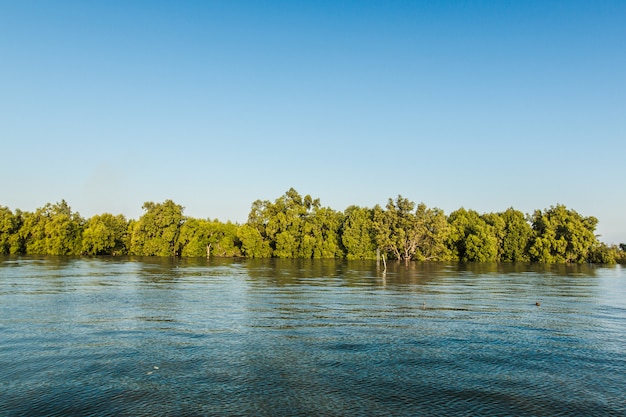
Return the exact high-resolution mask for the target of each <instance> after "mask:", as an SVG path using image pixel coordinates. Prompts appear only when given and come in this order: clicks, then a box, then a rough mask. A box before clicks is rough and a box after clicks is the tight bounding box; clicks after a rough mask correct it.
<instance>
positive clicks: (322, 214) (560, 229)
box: [0, 188, 626, 263]
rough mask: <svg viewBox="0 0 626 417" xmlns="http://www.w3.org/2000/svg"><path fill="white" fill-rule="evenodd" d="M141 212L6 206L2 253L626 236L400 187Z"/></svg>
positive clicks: (276, 251) (502, 242)
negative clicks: (358, 201) (236, 218)
mask: <svg viewBox="0 0 626 417" xmlns="http://www.w3.org/2000/svg"><path fill="white" fill-rule="evenodd" d="M143 209H144V211H145V213H144V214H143V215H142V216H141V217H140V218H139V219H138V220H133V219H131V220H127V219H126V218H125V217H124V216H123V215H117V216H115V215H112V214H108V213H105V214H100V215H95V216H93V217H91V218H90V219H84V218H82V217H81V216H80V215H79V214H78V213H76V212H73V211H72V209H71V208H70V206H69V205H68V204H67V203H66V202H65V201H61V202H60V203H56V204H50V203H48V204H46V205H45V206H44V207H42V208H39V209H37V210H36V211H35V212H34V213H30V212H22V211H20V210H19V209H18V210H15V212H13V211H11V210H10V209H9V208H7V207H2V206H0V254H41V255H139V256H183V257H199V256H208V255H209V254H210V255H211V256H221V257H235V256H243V257H249V258H269V257H275V258H346V259H376V258H377V254H381V255H382V256H385V257H386V258H388V259H397V260H405V261H409V260H417V261H449V260H459V261H473V262H512V261H523V262H543V263H570V262H573V263H582V262H593V263H614V262H616V261H617V262H624V261H625V260H626V245H624V244H621V245H620V246H619V247H617V246H611V247H609V246H607V245H605V244H604V243H602V242H600V241H599V240H598V238H597V236H596V235H595V234H594V231H595V228H596V225H597V222H598V221H597V219H596V218H594V217H583V216H581V215H580V214H578V213H577V212H576V211H574V210H570V209H567V208H566V207H565V206H563V205H557V206H555V207H550V208H549V209H546V210H543V211H542V210H536V211H535V212H534V213H532V214H530V215H526V214H524V213H522V212H520V211H517V210H514V209H513V208H509V209H508V210H506V211H504V212H501V213H486V214H479V213H477V212H476V211H474V210H466V209H464V208H460V209H458V210H456V211H454V212H452V213H450V214H449V215H447V216H446V214H445V213H444V212H443V211H442V210H440V209H438V208H429V207H427V206H426V205H424V204H417V205H416V204H415V203H414V202H412V201H409V200H408V199H406V198H403V197H402V196H398V197H397V198H396V199H389V201H388V203H387V205H386V206H385V207H381V206H379V205H376V206H375V207H374V208H366V207H358V206H350V207H348V208H347V209H346V210H345V211H344V212H343V213H342V212H338V211H335V210H333V209H331V208H328V207H322V206H321V204H320V201H319V199H313V198H311V196H309V195H307V196H305V197H302V196H301V195H300V194H298V192H297V191H296V190H294V189H293V188H292V189H290V190H289V191H287V192H286V193H285V194H284V195H283V196H281V197H279V198H278V199H276V200H275V201H274V202H270V201H261V200H257V201H255V202H254V203H252V208H251V210H250V214H249V216H248V221H247V222H246V223H245V224H242V225H239V224H235V223H231V222H227V223H222V222H220V221H218V220H208V219H207V220H205V219H196V218H191V217H187V216H185V215H184V214H183V207H182V206H180V205H178V204H175V203H174V202H173V201H171V200H166V201H165V202H163V203H153V202H147V203H145V204H144V205H143Z"/></svg>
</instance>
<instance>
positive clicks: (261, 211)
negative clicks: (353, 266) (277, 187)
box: [242, 188, 332, 258]
mask: <svg viewBox="0 0 626 417" xmlns="http://www.w3.org/2000/svg"><path fill="white" fill-rule="evenodd" d="M319 208H320V202H319V199H315V200H314V199H313V198H311V196H309V195H307V196H305V197H304V198H303V197H302V196H301V195H300V194H298V192H297V191H296V190H295V189H293V188H290V189H289V190H288V191H287V192H286V193H285V194H284V195H283V196H281V197H279V198H278V199H276V200H275V201H274V203H271V202H269V201H260V200H257V201H255V202H254V203H253V204H252V209H251V211H250V215H249V216H248V223H247V224H248V226H250V227H253V228H255V229H256V230H257V231H258V233H259V234H260V235H261V236H262V238H263V241H266V242H268V243H269V246H270V248H271V249H272V256H274V257H277V258H312V257H313V256H314V255H315V250H316V242H317V237H316V234H315V233H316V232H315V230H316V226H315V224H314V221H313V217H314V211H315V210H317V209H319ZM317 229H319V228H317ZM322 229H323V227H322ZM322 229H319V230H320V232H321V230H322ZM242 244H243V243H242ZM331 246H332V244H331ZM321 254H322V251H321V250H320V252H319V255H320V256H321Z"/></svg>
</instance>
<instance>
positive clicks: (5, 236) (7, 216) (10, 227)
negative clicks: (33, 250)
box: [0, 206, 23, 255]
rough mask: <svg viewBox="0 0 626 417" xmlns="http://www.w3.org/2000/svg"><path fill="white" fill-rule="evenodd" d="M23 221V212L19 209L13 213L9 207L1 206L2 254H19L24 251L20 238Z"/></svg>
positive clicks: (0, 231)
mask: <svg viewBox="0 0 626 417" xmlns="http://www.w3.org/2000/svg"><path fill="white" fill-rule="evenodd" d="M22 223H23V220H22V213H21V212H20V211H19V210H16V212H15V214H13V212H12V211H11V210H10V209H9V208H8V207H4V206H0V254H5V255H6V254H18V253H21V252H22V251H23V245H22V242H21V240H20V239H19V230H20V228H21V226H22Z"/></svg>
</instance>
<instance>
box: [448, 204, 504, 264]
mask: <svg viewBox="0 0 626 417" xmlns="http://www.w3.org/2000/svg"><path fill="white" fill-rule="evenodd" d="M448 223H449V224H450V234H449V235H448V245H449V247H450V249H451V250H452V253H453V257H454V258H455V259H458V260H461V261H471V262H493V261H496V260H498V238H497V235H496V227H495V226H493V225H490V224H489V223H487V221H485V219H484V218H483V217H481V216H480V215H479V214H478V213H477V212H476V211H474V210H466V209H464V208H460V209H458V210H456V211H454V212H452V213H450V216H449V217H448Z"/></svg>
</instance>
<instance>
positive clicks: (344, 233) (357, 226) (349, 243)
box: [340, 206, 376, 260]
mask: <svg viewBox="0 0 626 417" xmlns="http://www.w3.org/2000/svg"><path fill="white" fill-rule="evenodd" d="M373 215H374V212H373V210H372V209H368V208H364V207H357V206H350V207H348V208H347V209H346V210H345V212H344V216H343V224H342V227H341V231H340V234H341V243H342V245H343V247H344V248H345V252H346V258H347V259H350V260H354V259H376V242H375V240H374V234H375V231H374V223H373Z"/></svg>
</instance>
